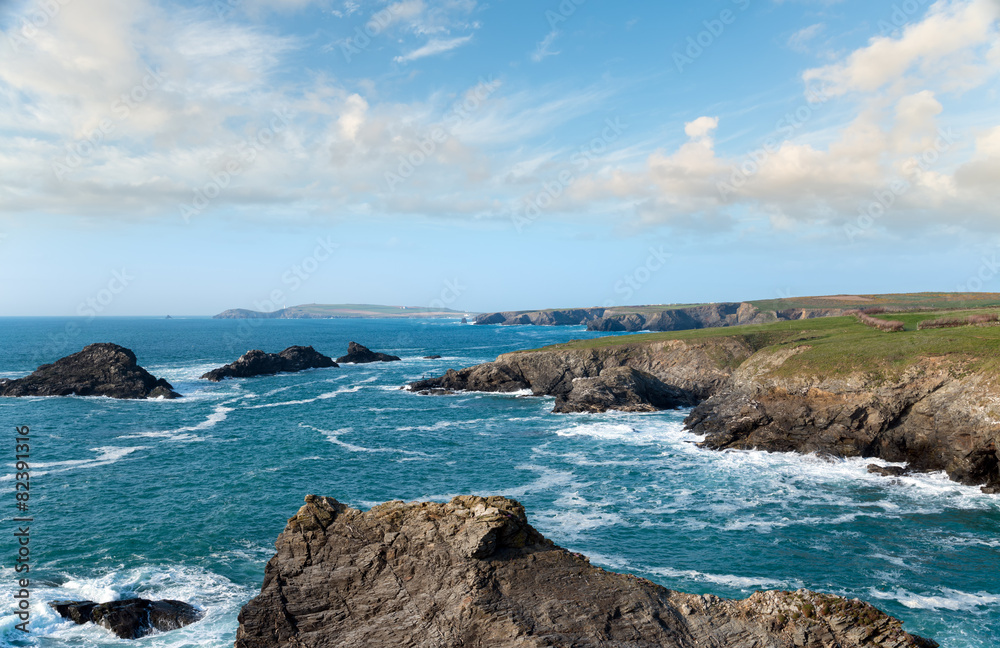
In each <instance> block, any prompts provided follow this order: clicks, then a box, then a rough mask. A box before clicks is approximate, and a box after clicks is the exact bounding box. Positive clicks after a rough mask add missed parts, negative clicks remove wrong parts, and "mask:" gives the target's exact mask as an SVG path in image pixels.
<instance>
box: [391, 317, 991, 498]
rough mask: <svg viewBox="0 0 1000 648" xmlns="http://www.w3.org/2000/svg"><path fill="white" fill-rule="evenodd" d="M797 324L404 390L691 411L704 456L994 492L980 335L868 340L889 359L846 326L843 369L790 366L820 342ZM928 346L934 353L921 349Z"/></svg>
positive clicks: (627, 346) (579, 350)
mask: <svg viewBox="0 0 1000 648" xmlns="http://www.w3.org/2000/svg"><path fill="white" fill-rule="evenodd" d="M845 326H854V325H853V324H845ZM766 328H773V327H766ZM785 328H788V327H787V326H786V327H785ZM801 329H802V330H801V332H799V333H795V332H788V331H778V332H777V333H773V334H772V335H771V336H769V335H768V334H767V333H766V331H762V330H760V329H758V330H757V332H756V333H754V332H752V331H751V332H748V333H746V334H729V335H718V336H705V337H693V338H691V339H686V340H680V339H675V340H662V339H660V340H656V339H655V338H654V339H653V340H648V339H647V338H643V337H639V338H636V339H635V341H631V340H628V339H626V338H614V339H612V340H611V341H610V343H609V342H607V341H606V342H604V343H601V345H598V346H595V347H593V348H588V347H586V346H582V347H573V346H572V345H570V346H569V347H554V348H552V349H540V350H537V351H529V352H519V353H510V354H505V355H502V356H500V357H499V358H497V360H496V361H494V362H488V363H485V364H482V365H478V366H475V367H468V368H465V369H461V370H459V371H454V370H451V371H448V373H446V374H445V375H444V376H441V377H438V378H432V379H429V380H422V381H419V382H416V383H413V384H411V385H410V386H409V388H410V389H412V390H416V391H418V392H421V393H426V394H447V393H450V392H455V391H481V392H513V391H518V390H527V389H530V390H531V392H532V393H533V394H535V395H539V396H541V395H547V396H554V397H555V398H556V403H555V407H554V410H553V411H555V412H600V411H606V410H621V411H651V410H656V409H668V408H673V407H691V406H694V407H695V409H694V410H693V412H692V413H691V415H690V416H689V418H688V419H687V424H688V426H689V427H690V429H691V430H693V431H694V432H695V433H697V434H701V435H705V441H704V443H703V445H704V446H705V447H708V448H712V449H720V450H721V449H725V448H741V449H759V450H768V451H777V452H801V453H814V452H815V453H821V454H830V455H834V456H837V457H872V458H881V459H884V460H887V461H892V462H906V463H907V464H908V467H909V469H911V470H917V471H937V470H943V471H945V472H947V474H948V475H949V476H950V477H951V478H952V479H954V480H956V481H959V482H962V483H964V484H970V485H978V486H983V490H984V491H985V492H990V493H1000V452H998V448H1000V382H998V380H997V378H996V371H995V370H994V369H991V368H989V367H987V368H982V366H981V365H977V364H975V363H977V362H981V361H982V357H983V355H984V354H985V355H986V356H987V357H995V355H993V354H994V351H991V349H992V348H993V347H991V346H990V343H989V342H988V341H987V340H983V341H982V342H980V341H979V339H978V338H975V336H976V333H974V332H973V333H968V335H969V336H973V337H972V338H967V339H971V340H973V346H972V347H971V348H972V349H973V350H974V351H975V353H971V354H970V353H969V352H968V351H969V347H965V351H964V352H963V353H958V352H957V351H951V352H949V351H950V350H951V349H955V348H958V347H957V346H955V345H953V344H952V343H951V341H950V340H949V339H948V337H947V336H957V335H958V334H957V333H948V334H947V336H942V337H938V338H927V339H924V338H922V337H920V338H912V339H911V338H906V337H898V338H885V337H881V338H875V340H876V341H879V340H897V341H898V342H887V343H886V344H887V345H888V346H885V347H884V351H879V352H878V353H885V354H886V355H885V356H880V358H875V357H874V356H872V357H865V356H863V353H862V349H863V348H864V346H865V345H869V344H872V343H873V342H871V338H864V339H862V338H858V337H857V335H858V334H857V333H856V332H852V331H851V330H848V329H845V330H847V331H848V332H847V334H846V335H844V336H843V340H842V342H841V343H840V346H838V347H837V348H838V351H837V353H836V354H834V355H833V357H835V358H839V357H840V356H841V355H843V356H844V357H845V358H848V359H847V360H845V361H844V362H845V363H846V366H847V367H848V368H847V369H843V368H841V369H838V370H836V371H834V370H832V368H827V369H819V368H817V367H816V366H811V365H810V364H809V363H805V364H795V361H796V360H798V359H799V356H800V355H804V356H805V357H808V353H809V352H810V349H812V346H811V344H816V343H818V342H812V343H811V342H810V341H811V340H813V339H815V340H817V341H818V340H821V336H819V337H815V338H814V337H813V336H818V335H819V334H817V333H813V332H810V331H809V330H808V327H807V326H806V325H804V324H803V325H802V327H801ZM862 330H863V329H862ZM973 331H975V329H973ZM789 335H792V336H796V335H797V336H799V337H793V338H789V337H787V336H789ZM862 335H873V336H885V335H888V334H884V333H878V332H870V333H863V334H862ZM892 335H904V334H892ZM920 335H922V334H920ZM661 337H662V336H661ZM998 337H1000V334H998ZM827 339H829V338H827ZM942 341H944V342H942ZM927 344H938V345H939V346H938V347H937V350H936V351H935V352H930V351H926V352H921V351H920V349H921V348H924V347H923V346H922V345H927ZM941 344H944V346H940V345H941ZM956 344H958V343H956ZM997 345H998V346H1000V340H998V341H997ZM876 348H877V349H883V347H876ZM855 353H856V354H861V356H860V357H855V356H852V355H851V354H855ZM904 354H911V355H910V356H904V357H905V358H906V359H905V362H903V361H901V362H903V364H902V365H901V366H900V367H896V368H894V365H893V361H892V359H893V358H894V357H897V356H901V355H904ZM886 358H888V360H887V359H886ZM897 359H898V358H897ZM886 363H887V364H886ZM990 366H992V365H990Z"/></svg>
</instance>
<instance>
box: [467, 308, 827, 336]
mask: <svg viewBox="0 0 1000 648" xmlns="http://www.w3.org/2000/svg"><path fill="white" fill-rule="evenodd" d="M841 314H843V310H841V309H836V308H821V309H817V308H791V309H784V310H780V311H761V310H758V309H757V307H756V306H754V305H753V304H750V303H747V302H742V303H736V302H725V303H719V304H703V305H700V306H688V307H684V308H670V307H666V306H639V307H635V308H628V307H623V308H576V309H566V310H542V311H506V312H501V313H484V314H482V315H479V316H477V317H476V321H475V323H476V324H480V325H485V324H500V325H502V326H523V325H534V326H573V325H581V324H586V325H587V330H588V331H607V332H616V331H628V332H633V333H635V332H638V331H687V330H691V329H702V328H717V327H724V326H740V325H743V324H766V323H768V322H777V321H782V320H798V319H809V318H814V317H830V316H836V315H841Z"/></svg>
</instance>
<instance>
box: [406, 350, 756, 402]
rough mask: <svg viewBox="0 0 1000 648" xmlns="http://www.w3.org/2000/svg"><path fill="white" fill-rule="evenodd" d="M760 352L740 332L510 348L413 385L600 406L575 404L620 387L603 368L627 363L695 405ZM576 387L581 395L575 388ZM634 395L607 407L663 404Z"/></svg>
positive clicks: (654, 389) (652, 388)
mask: <svg viewBox="0 0 1000 648" xmlns="http://www.w3.org/2000/svg"><path fill="white" fill-rule="evenodd" d="M753 352H754V348H753V347H752V346H751V344H750V343H749V342H748V341H747V340H745V339H744V338H742V337H739V336H735V337H720V338H711V339H707V340H696V341H686V340H685V341H682V340H669V341H665V342H655V343H644V344H620V345H615V346H607V347H601V348H596V349H553V350H540V351H532V352H524V353H508V354H504V355H502V356H500V357H499V358H497V359H496V361H494V362H488V363H485V364H481V365H476V366H475V367H468V368H465V369H461V370H459V371H454V370H452V371H449V372H448V373H447V374H445V375H444V376H441V377H439V378H431V379H429V380H421V381H418V382H415V383H413V384H412V385H410V389H412V390H415V391H419V392H424V393H448V392H455V391H483V392H515V391H520V390H525V389H530V390H531V392H532V393H533V394H534V395H536V396H555V397H556V399H557V405H556V409H557V410H558V411H563V412H569V411H595V408H593V407H590V406H582V407H581V408H579V409H574V408H573V407H572V403H573V402H574V401H576V400H578V399H579V398H580V397H581V394H580V393H579V392H580V391H581V390H589V391H593V390H595V389H598V390H600V389H606V390H607V391H610V392H614V391H616V388H615V383H619V382H620V379H621V375H620V373H617V372H609V373H608V375H604V374H605V372H607V371H608V370H612V369H616V368H621V367H625V368H630V369H635V370H637V371H639V372H642V373H643V374H646V375H647V376H648V377H643V378H641V380H640V381H639V382H641V383H642V384H643V385H644V386H645V389H646V390H648V392H649V393H650V394H663V395H666V394H669V395H670V396H671V399H672V400H671V402H670V404H669V406H670V407H688V406H693V405H696V404H697V403H699V402H701V401H702V400H704V399H706V398H708V397H709V396H710V395H712V394H713V393H715V391H717V390H718V389H719V388H720V387H721V385H723V384H724V383H725V382H726V381H727V380H728V378H729V376H730V374H731V373H732V371H733V368H734V367H736V366H737V365H739V364H740V363H742V362H743V361H744V360H745V359H747V358H749V357H750V356H751V355H752V354H753ZM581 379H589V380H581ZM595 383H596V384H595ZM574 391H576V392H578V393H577V394H574V393H573V392H574ZM632 395H633V394H628V395H627V396H628V398H623V399H621V400H618V401H615V400H609V401H606V402H605V406H603V410H607V409H619V410H623V411H648V410H647V409H646V406H647V405H653V407H654V409H663V406H658V405H656V403H654V402H652V401H650V400H649V398H644V397H642V395H641V394H639V395H638V396H639V398H637V399H635V400H634V401H633V402H631V403H630V402H626V401H629V400H630V398H631V396H632ZM664 397H665V396H664ZM597 409H598V410H601V411H603V410H602V409H601V408H597Z"/></svg>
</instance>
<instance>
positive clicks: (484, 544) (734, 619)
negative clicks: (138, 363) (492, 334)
mask: <svg viewBox="0 0 1000 648" xmlns="http://www.w3.org/2000/svg"><path fill="white" fill-rule="evenodd" d="M275 547H276V550H277V552H276V554H275V555H274V556H273V557H272V558H271V559H270V561H268V563H267V567H266V568H265V575H264V583H263V586H262V588H261V592H260V594H259V595H258V596H257V597H255V598H254V599H253V600H251V601H250V602H249V603H247V604H246V605H245V606H244V607H243V609H242V611H241V612H240V615H239V628H238V630H237V633H236V644H235V646H236V648H279V647H284V646H344V647H347V646H383V647H388V646H400V647H403V646H406V647H407V648H424V647H426V648H430V647H434V648H438V647H441V646H456V647H461V646H492V647H495V648H501V647H504V648H506V647H511V648H514V647H518V648H529V647H541V646H580V647H593V648H598V647H601V648H626V647H629V648H646V647H648V648H653V647H654V646H655V647H661V648H662V647H676V648H682V647H683V648H709V647H712V648H737V647H749V646H769V647H771V648H793V647H795V648H829V647H830V646H837V647H839V648H861V647H868V648H936V646H937V645H938V644H937V643H935V642H934V641H931V640H929V639H924V638H921V637H917V636H914V635H911V634H909V633H907V632H905V631H904V630H903V629H902V624H901V623H900V622H899V621H898V620H896V619H894V618H892V617H890V616H888V615H886V614H884V613H882V612H880V611H879V610H877V609H876V608H874V607H872V606H871V605H869V604H867V603H864V602H862V601H858V600H856V599H855V600H848V599H845V598H842V597H838V596H831V595H827V594H819V593H816V592H811V591H808V590H799V591H796V592H785V591H770V592H757V593H755V594H754V595H752V596H751V597H749V598H748V599H745V600H727V599H722V598H718V597H716V596H711V595H702V596H698V595H693V594H683V593H680V592H675V591H671V590H668V589H666V588H664V587H661V586H659V585H656V584H655V583H652V582H650V581H647V580H644V579H641V578H637V577H635V576H631V575H626V574H617V573H613V572H609V571H605V570H603V569H600V568H598V567H594V566H593V565H591V564H590V561H589V560H588V559H587V558H586V557H584V556H581V555H579V554H574V553H571V552H569V551H566V550H565V549H562V548H560V547H558V546H556V545H555V544H554V543H553V542H552V541H550V540H547V539H546V538H544V537H543V536H542V535H541V534H540V533H539V532H538V531H536V530H535V529H534V528H533V527H532V526H531V525H530V524H529V523H528V520H527V516H526V513H525V510H524V507H523V506H521V505H520V504H519V503H518V502H516V501H514V500H511V499H507V498H504V497H474V496H466V497H456V498H454V499H452V500H451V502H449V503H447V504H440V503H433V502H424V503H411V504H407V503H404V502H400V501H395V502H387V503H385V504H381V505H379V506H376V507H374V508H372V509H371V510H369V511H367V512H362V511H359V510H356V509H353V508H350V507H348V506H346V505H344V504H342V503H340V502H338V501H336V500H334V499H332V498H329V497H316V496H313V495H309V496H306V504H305V506H303V507H302V508H301V509H300V510H299V511H298V513H296V514H295V516H294V517H292V518H291V519H290V520H289V521H288V525H287V526H286V527H285V530H284V532H282V534H281V535H280V536H279V537H278V540H277V542H276V543H275Z"/></svg>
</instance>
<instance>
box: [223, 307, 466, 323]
mask: <svg viewBox="0 0 1000 648" xmlns="http://www.w3.org/2000/svg"><path fill="white" fill-rule="evenodd" d="M471 314H472V313H469V312H468V311H457V310H451V309H450V308H433V307H427V306H379V305H376V304H303V305H301V306H290V307H288V308H282V309H280V310H276V311H271V312H269V313H265V312H261V311H254V310H248V309H245V308H232V309H230V310H227V311H223V312H221V313H219V314H218V315H215V316H213V319H376V318H378V319H382V318H400V319H402V318H441V319H457V318H460V317H466V316H469V315H471Z"/></svg>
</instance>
